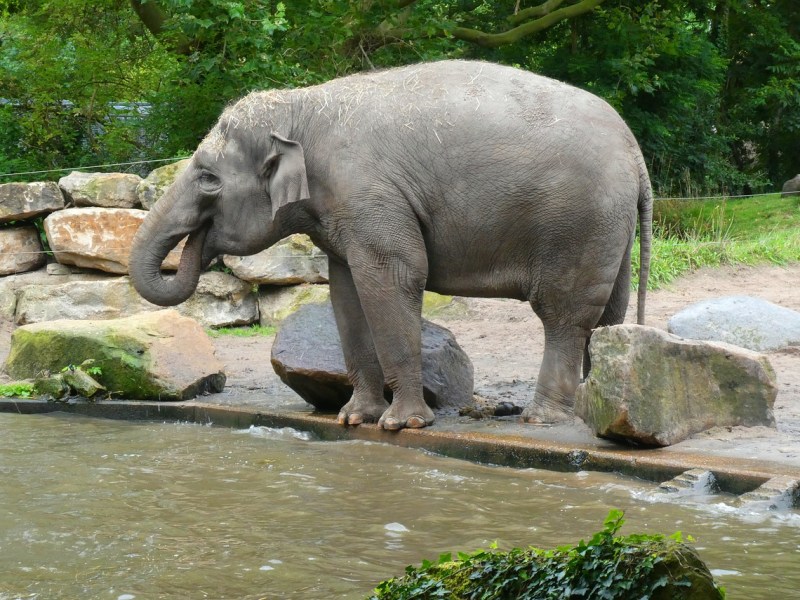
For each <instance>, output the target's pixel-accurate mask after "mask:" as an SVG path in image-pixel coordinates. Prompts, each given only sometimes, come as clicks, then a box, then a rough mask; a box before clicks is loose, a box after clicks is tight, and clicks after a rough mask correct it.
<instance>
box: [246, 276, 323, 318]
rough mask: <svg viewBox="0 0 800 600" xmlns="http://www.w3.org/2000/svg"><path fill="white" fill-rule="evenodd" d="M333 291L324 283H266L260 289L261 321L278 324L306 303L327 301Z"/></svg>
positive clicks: (259, 310) (259, 306)
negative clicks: (281, 284) (284, 284)
mask: <svg viewBox="0 0 800 600" xmlns="http://www.w3.org/2000/svg"><path fill="white" fill-rule="evenodd" d="M330 296H331V293H330V290H329V289H328V286H327V285H324V284H311V283H309V284H304V285H287V286H279V285H265V286H262V287H260V288H259V290H258V312H259V323H260V324H261V325H263V326H265V327H266V326H273V327H274V326H276V325H278V324H279V323H282V322H283V320H284V319H285V318H286V317H288V316H289V315H291V314H293V313H295V312H297V309H298V308H300V307H301V306H303V305H305V304H319V303H321V302H327V301H328V299H329V298H330Z"/></svg>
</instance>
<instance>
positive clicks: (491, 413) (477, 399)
mask: <svg viewBox="0 0 800 600" xmlns="http://www.w3.org/2000/svg"><path fill="white" fill-rule="evenodd" d="M522 411H523V408H522V407H521V406H517V405H516V404H514V403H513V402H507V401H505V400H495V399H490V398H484V397H483V396H478V395H477V394H476V395H474V396H473V397H472V402H471V403H470V404H468V405H466V406H462V407H461V408H460V409H459V411H458V414H459V415H461V416H462V417H470V418H471V419H491V418H492V417H510V416H513V415H521V414H522Z"/></svg>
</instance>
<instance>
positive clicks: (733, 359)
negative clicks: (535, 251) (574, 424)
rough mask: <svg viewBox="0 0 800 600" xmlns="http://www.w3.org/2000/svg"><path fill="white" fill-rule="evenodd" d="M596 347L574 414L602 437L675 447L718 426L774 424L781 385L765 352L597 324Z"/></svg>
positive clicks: (638, 328)
mask: <svg viewBox="0 0 800 600" xmlns="http://www.w3.org/2000/svg"><path fill="white" fill-rule="evenodd" d="M589 354H590V357H591V361H592V368H591V371H590V372H589V376H588V377H587V379H586V381H585V382H584V383H583V384H581V385H580V386H578V392H577V394H576V401H575V414H577V415H578V416H579V417H581V418H582V419H583V420H584V421H585V422H586V424H587V425H589V427H590V428H591V429H593V430H594V432H595V433H596V434H597V435H598V436H600V437H605V438H611V439H616V440H621V441H626V442H630V443H633V444H638V445H645V446H668V445H670V444H675V443H677V442H680V441H681V440H684V439H686V438H687V437H689V436H690V435H692V434H694V433H698V432H700V431H705V430H706V429H710V428H712V427H715V426H736V425H743V426H756V425H764V426H768V427H774V426H775V420H774V418H773V415H772V407H773V404H774V402H775V396H776V395H777V393H778V388H777V385H776V382H775V372H774V371H773V369H772V366H771V365H770V363H769V361H768V360H767V358H766V357H765V356H764V355H762V354H757V353H755V352H752V351H750V350H746V349H744V348H738V347H736V346H730V345H728V344H720V343H712V342H699V341H693V340H684V339H681V338H679V337H676V336H674V335H670V334H669V333H667V332H665V331H662V330H660V329H656V328H653V327H641V326H637V325H615V326H613V327H606V328H601V329H598V330H597V331H595V332H594V333H593V334H592V338H591V342H590V344H589Z"/></svg>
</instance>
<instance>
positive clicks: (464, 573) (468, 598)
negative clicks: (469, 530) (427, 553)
mask: <svg viewBox="0 0 800 600" xmlns="http://www.w3.org/2000/svg"><path fill="white" fill-rule="evenodd" d="M623 522H624V520H623V513H622V512H621V511H618V510H612V511H611V512H610V513H609V515H608V517H607V518H606V520H605V523H604V528H603V530H602V531H600V532H598V533H596V534H595V535H594V536H593V537H592V539H590V540H589V541H588V542H584V541H583V540H581V542H580V543H578V545H577V546H575V547H563V548H558V549H556V550H540V549H538V548H528V549H524V550H523V549H520V548H515V549H513V550H511V551H509V552H498V551H496V550H490V551H485V550H479V551H478V552H475V553H473V554H463V553H459V555H458V560H452V557H451V555H449V554H444V555H442V556H441V557H440V558H439V560H438V561H436V562H428V561H425V562H423V563H422V566H421V567H419V568H416V567H407V568H406V574H405V576H403V577H401V578H397V579H390V580H388V581H384V582H382V583H381V584H379V585H378V587H377V588H376V589H375V593H374V595H373V596H372V597H371V599H370V600H411V599H415V600H417V599H420V600H421V599H433V598H447V599H451V600H462V599H463V600H491V599H498V600H499V599H505V598H514V599H515V600H538V599H551V598H552V599H559V600H561V599H582V598H587V599H588V598H600V599H606V600H613V599H626V600H627V599H630V598H648V599H666V598H675V599H679V598H689V597H691V598H695V599H700V598H724V597H725V592H724V590H722V589H721V588H718V587H717V586H716V584H715V583H714V581H713V578H712V577H711V574H710V573H709V571H708V569H707V568H706V567H705V565H704V564H703V563H702V561H701V560H700V559H699V558H698V557H697V555H696V553H695V552H694V550H692V549H691V548H689V547H688V546H686V545H684V544H683V543H682V539H681V535H680V533H676V534H674V535H673V536H671V537H670V538H665V537H664V536H663V535H629V536H617V535H616V534H617V532H618V531H619V529H620V527H621V526H622V524H623Z"/></svg>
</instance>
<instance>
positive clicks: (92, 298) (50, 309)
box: [0, 272, 258, 327]
mask: <svg viewBox="0 0 800 600" xmlns="http://www.w3.org/2000/svg"><path fill="white" fill-rule="evenodd" d="M31 275H33V274H31ZM175 308H176V310H177V311H178V312H179V313H181V314H183V315H185V316H188V317H191V318H193V319H195V320H197V321H198V322H200V323H202V324H203V325H204V326H205V327H232V326H236V325H249V324H251V323H255V322H257V321H258V302H257V296H256V292H255V291H254V290H253V289H252V287H251V286H250V285H249V284H246V283H244V282H242V281H239V280H238V279H236V278H235V277H233V276H231V275H227V274H225V273H203V274H202V275H201V276H200V283H199V284H198V286H197V291H196V292H195V294H194V295H193V296H192V297H191V298H189V299H188V300H187V301H186V302H184V303H182V304H179V305H178V306H177V307H175ZM157 310H161V307H159V306H156V305H154V304H150V303H149V302H147V301H146V300H144V299H143V298H142V297H141V296H139V294H138V293H137V292H136V290H135V289H134V288H133V285H132V284H131V282H130V279H129V278H128V277H108V276H102V275H98V274H75V275H61V276H47V275H44V274H43V272H37V274H36V275H35V276H32V277H24V276H17V277H14V276H11V277H6V278H3V279H2V280H0V316H4V317H6V318H8V319H12V320H14V322H16V323H17V324H18V325H25V324H28V323H41V322H44V321H53V320H56V319H77V320H83V319H119V318H123V317H128V316H131V315H134V314H137V313H141V312H152V311H157Z"/></svg>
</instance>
